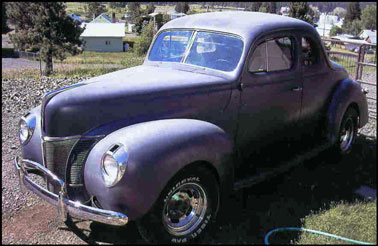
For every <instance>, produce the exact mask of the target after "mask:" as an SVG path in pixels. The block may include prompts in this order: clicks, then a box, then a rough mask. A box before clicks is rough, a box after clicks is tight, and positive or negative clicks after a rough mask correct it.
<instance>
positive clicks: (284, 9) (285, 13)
mask: <svg viewBox="0 0 378 246" xmlns="http://www.w3.org/2000/svg"><path fill="white" fill-rule="evenodd" d="M289 11H290V8H289V7H281V9H280V13H281V14H282V15H283V16H289Z"/></svg>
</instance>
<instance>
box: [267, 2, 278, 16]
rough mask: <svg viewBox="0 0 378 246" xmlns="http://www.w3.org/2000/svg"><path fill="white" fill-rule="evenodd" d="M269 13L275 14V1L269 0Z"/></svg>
mask: <svg viewBox="0 0 378 246" xmlns="http://www.w3.org/2000/svg"><path fill="white" fill-rule="evenodd" d="M268 12H269V13H272V14H275V13H277V3H276V2H269V9H268Z"/></svg>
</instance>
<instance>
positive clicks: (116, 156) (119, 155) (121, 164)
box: [101, 143, 129, 188]
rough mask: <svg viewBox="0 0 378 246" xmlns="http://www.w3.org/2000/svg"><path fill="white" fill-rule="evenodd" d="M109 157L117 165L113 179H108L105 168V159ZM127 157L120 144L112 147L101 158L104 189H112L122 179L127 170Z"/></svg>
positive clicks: (124, 149) (123, 147)
mask: <svg viewBox="0 0 378 246" xmlns="http://www.w3.org/2000/svg"><path fill="white" fill-rule="evenodd" d="M107 156H109V157H111V158H113V160H114V161H115V162H116V163H117V173H116V174H115V175H114V177H110V175H109V174H108V172H107V171H106V167H105V158H106V157H107ZM128 159H129V155H128V152H127V149H126V147H125V146H124V145H123V144H121V143H118V144H114V145H112V146H111V147H110V148H109V149H108V151H106V152H105V153H104V154H103V156H102V158H101V176H102V180H103V182H104V184H105V186H106V187H108V188H111V187H114V186H115V185H116V184H117V183H118V182H119V181H120V180H121V179H122V177H123V175H124V174H125V171H126V169H127V162H128Z"/></svg>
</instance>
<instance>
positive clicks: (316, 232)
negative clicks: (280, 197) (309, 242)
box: [264, 227, 375, 245]
mask: <svg viewBox="0 0 378 246" xmlns="http://www.w3.org/2000/svg"><path fill="white" fill-rule="evenodd" d="M279 231H307V232H311V233H314V234H319V235H322V236H326V237H331V238H335V239H339V240H344V241H347V242H350V243H355V244H363V245H375V243H368V242H362V241H357V240H353V239H349V238H345V237H340V236H337V235H333V234H330V233H326V232H321V231H315V230H311V229H305V228H298V227H281V228H276V229H273V230H271V231H270V232H268V233H267V234H266V235H265V239H264V243H265V244H266V245H269V241H268V238H269V236H270V235H272V234H273V233H275V232H279Z"/></svg>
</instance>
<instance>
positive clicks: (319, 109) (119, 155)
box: [15, 11, 368, 243]
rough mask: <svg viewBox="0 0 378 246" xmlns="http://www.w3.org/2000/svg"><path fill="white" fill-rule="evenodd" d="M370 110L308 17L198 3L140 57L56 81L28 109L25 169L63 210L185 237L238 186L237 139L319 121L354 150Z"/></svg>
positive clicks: (157, 237)
mask: <svg viewBox="0 0 378 246" xmlns="http://www.w3.org/2000/svg"><path fill="white" fill-rule="evenodd" d="M367 121H368V111H367V102H366V97H365V95H364V92H363V90H362V88H361V86H360V84H359V83H357V82H355V81H353V80H351V79H349V77H348V74H347V72H346V70H345V69H344V68H343V67H341V66H340V65H338V64H336V63H334V62H331V61H330V60H329V59H328V57H327V55H326V53H325V49H324V46H323V44H322V42H321V40H320V37H319V35H318V34H317V32H316V30H315V29H314V28H313V27H312V26H311V25H309V24H308V23H306V22H303V21H300V20H297V19H293V18H289V17H283V16H279V15H272V14H264V13H255V12H239V11H236V12H221V13H205V14H196V15H190V16H186V17H182V18H178V19H175V20H172V21H170V22H168V23H167V24H165V25H164V26H163V27H162V28H161V29H160V30H159V32H158V33H157V34H156V37H155V39H154V41H153V43H152V45H151V47H150V50H149V52H148V54H147V56H146V59H145V61H144V63H143V65H141V66H137V67H133V68H128V69H124V70H120V71H116V72H113V73H109V74H105V75H102V76H99V77H95V78H92V79H89V80H87V81H84V82H82V83H78V84H75V85H73V86H70V87H67V88H62V89H58V90H56V91H53V92H50V93H48V94H46V95H45V96H44V98H43V102H42V105H41V106H39V107H37V108H34V109H32V110H31V111H30V113H28V114H27V115H26V116H24V117H23V118H22V120H21V121H20V141H21V149H22V155H23V156H22V159H19V158H16V160H15V168H16V170H17V173H18V174H19V175H20V181H21V184H22V185H24V186H26V187H27V188H29V189H31V190H32V191H34V192H35V193H36V194H37V195H39V196H40V197H42V198H43V199H45V200H47V201H48V202H50V203H51V204H54V205H55V206H57V207H58V209H59V213H60V215H61V216H62V219H63V220H66V219H67V216H71V217H77V218H83V219H89V220H94V221H99V222H102V223H107V224H112V225H125V224H126V223H127V222H128V221H129V220H136V221H137V224H138V228H139V230H140V232H141V234H142V236H143V237H144V238H145V239H146V240H148V241H152V242H154V241H157V242H174V243H180V242H189V241H190V240H194V239H196V238H198V235H200V234H201V233H202V232H203V231H204V229H205V228H206V227H207V224H208V222H209V221H210V220H211V219H214V218H215V216H216V213H217V211H218V207H219V203H220V200H221V197H222V199H223V195H224V194H227V193H228V192H229V191H230V190H231V189H232V184H233V182H234V181H235V179H234V173H235V169H237V166H235V165H234V163H235V162H236V159H235V158H236V156H237V155H235V153H236V152H238V151H245V149H248V148H249V147H248V146H258V145H259V144H262V142H264V141H268V142H269V140H273V139H275V138H274V137H275V136H273V135H276V136H277V135H282V134H283V135H285V134H289V133H290V132H291V131H290V130H289V129H293V128H295V129H299V128H306V130H307V131H310V132H311V131H312V132H315V131H316V129H318V128H319V126H322V127H321V128H322V130H323V131H322V132H323V133H324V135H325V136H326V139H327V140H328V142H329V143H330V144H331V145H333V147H334V148H335V149H337V152H338V153H340V154H346V153H348V152H349V151H350V149H351V146H352V143H353V141H354V138H355V135H356V132H357V129H358V128H359V127H362V126H363V125H365V124H366V123H367ZM32 171H35V172H39V173H40V174H42V175H44V176H45V177H46V179H47V180H49V182H48V183H49V185H48V189H45V188H44V187H41V186H39V185H37V184H35V183H33V181H31V179H30V178H29V173H31V172H32Z"/></svg>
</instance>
